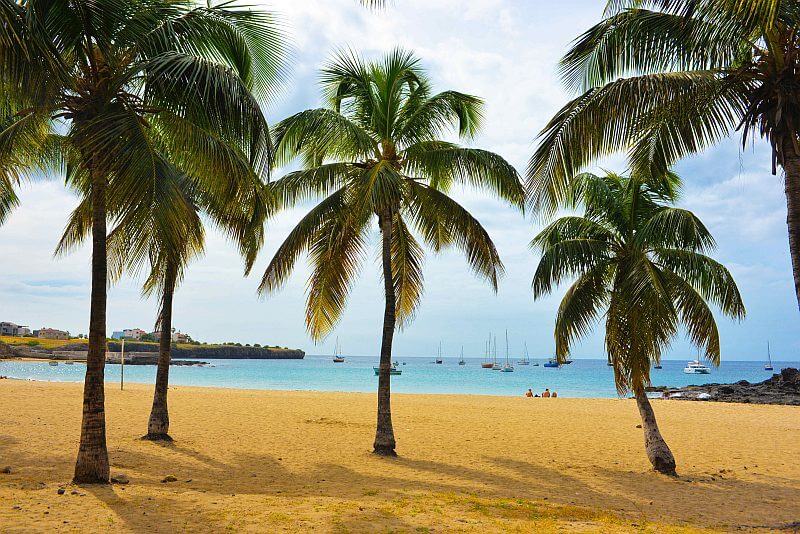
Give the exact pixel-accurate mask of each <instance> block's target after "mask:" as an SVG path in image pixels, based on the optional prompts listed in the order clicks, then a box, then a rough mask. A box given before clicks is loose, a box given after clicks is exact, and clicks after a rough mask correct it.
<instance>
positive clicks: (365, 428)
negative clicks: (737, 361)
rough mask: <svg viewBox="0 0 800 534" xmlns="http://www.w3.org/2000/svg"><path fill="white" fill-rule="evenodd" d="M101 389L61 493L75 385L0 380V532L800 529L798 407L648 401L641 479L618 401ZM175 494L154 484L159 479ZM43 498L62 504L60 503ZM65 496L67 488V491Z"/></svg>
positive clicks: (70, 449)
mask: <svg viewBox="0 0 800 534" xmlns="http://www.w3.org/2000/svg"><path fill="white" fill-rule="evenodd" d="M151 392H152V387H150V386H144V385H129V386H126V388H125V391H119V388H118V387H112V386H109V387H108V388H107V393H106V395H107V397H106V401H107V409H108V411H107V423H108V444H109V452H110V458H111V464H112V474H117V473H123V474H125V475H127V476H128V477H129V478H130V483H129V484H127V485H116V484H115V485H111V486H82V487H79V486H72V485H70V484H69V481H70V479H71V475H72V468H73V465H74V460H75V454H76V451H77V447H78V438H79V423H80V415H81V403H82V396H81V395H82V385H80V384H56V383H37V382H18V381H11V380H3V381H0V407H1V408H0V467H3V466H6V465H8V466H10V467H11V473H8V474H0V531H2V532H17V531H19V532H27V531H37V530H38V531H51V532H52V531H66V532H69V531H91V532H105V531H109V532H111V531H113V532H124V531H131V532H182V531H192V532H206V531H226V530H228V531H243V532H276V531H290V532H307V531H311V530H314V531H317V532H362V531H377V532H387V531H394V532H428V531H431V532H433V531H436V532H460V531H464V532H470V531H481V532H495V531H498V532H499V531H512V532H514V531H517V532H550V531H556V530H570V531H586V532H595V531H599V532H628V531H634V530H636V531H652V532H684V531H695V530H706V529H708V530H731V529H737V528H742V527H744V528H753V529H759V528H769V527H773V528H774V527H782V528H788V527H787V525H789V524H791V523H793V522H796V521H800V464H798V457H800V408H798V407H785V406H750V405H734V404H717V403H691V402H676V401H656V402H654V406H655V410H656V414H657V416H658V417H659V421H660V424H661V427H662V431H663V434H664V436H665V438H666V439H667V441H668V442H669V444H670V445H671V446H672V447H673V450H674V452H675V456H676V458H677V460H678V470H679V473H680V477H679V478H677V479H672V478H667V477H663V476H659V475H656V474H654V473H653V472H651V471H650V469H649V464H648V462H647V459H646V457H645V454H644V451H643V446H642V430H641V429H639V428H637V424H639V417H638V413H637V410H636V406H635V404H634V403H633V402H632V401H628V400H616V399H608V400H606V399H598V400H588V399H564V398H559V399H526V398H522V397H520V398H505V397H480V396H451V395H396V396H394V397H393V406H392V408H393V413H394V421H395V433H396V436H397V439H398V453H399V454H400V457H399V458H397V459H386V458H378V457H375V456H373V455H372V454H370V452H369V451H370V445H371V444H372V439H373V437H374V418H375V413H374V412H375V398H374V396H373V395H369V394H354V393H316V392H286V391H243V390H226V389H212V388H193V387H177V388H172V389H171V391H170V413H171V422H172V427H171V434H172V436H173V437H174V438H175V440H176V441H175V443H173V444H168V445H167V444H156V443H151V442H145V441H141V440H140V439H139V437H140V436H141V435H142V434H144V432H145V430H146V427H147V417H148V414H149V408H150V402H151V394H152V393H151ZM169 475H171V476H174V477H175V478H176V479H177V481H175V482H162V480H163V479H164V478H165V477H167V476H169ZM59 487H64V488H65V492H64V494H63V495H59V494H58V493H57V492H58V489H59ZM73 492H74V493H73Z"/></svg>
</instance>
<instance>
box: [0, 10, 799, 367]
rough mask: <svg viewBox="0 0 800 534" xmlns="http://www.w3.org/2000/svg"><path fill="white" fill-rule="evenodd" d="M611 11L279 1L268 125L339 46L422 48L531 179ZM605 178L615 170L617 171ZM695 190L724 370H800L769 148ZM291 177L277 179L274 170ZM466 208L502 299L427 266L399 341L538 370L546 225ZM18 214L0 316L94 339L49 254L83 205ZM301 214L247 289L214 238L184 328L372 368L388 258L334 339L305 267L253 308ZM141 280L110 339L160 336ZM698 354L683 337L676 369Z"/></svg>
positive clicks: (305, 96) (80, 287)
mask: <svg viewBox="0 0 800 534" xmlns="http://www.w3.org/2000/svg"><path fill="white" fill-rule="evenodd" d="M602 5H603V3H602V2H591V1H578V0H566V1H562V2H529V1H523V0H471V1H470V2H463V0H396V1H395V2H394V4H393V5H392V6H391V7H390V8H389V9H387V10H386V11H384V12H382V13H372V12H369V11H367V10H364V9H362V8H360V7H358V6H357V4H356V1H355V0H304V1H302V2H297V1H293V0H275V1H273V2H270V3H269V4H268V5H267V8H268V9H271V10H273V11H275V12H277V13H279V14H281V16H282V17H283V20H284V22H285V25H286V28H287V32H288V33H289V35H290V39H291V42H292V43H293V46H294V51H293V56H292V61H291V78H290V80H289V82H288V84H287V87H286V89H285V91H284V93H283V94H282V95H281V97H280V98H279V99H277V100H276V101H275V102H272V103H270V105H269V106H268V107H267V114H268V117H269V119H270V121H271V122H276V121H277V120H280V119H281V118H283V117H285V116H286V115H288V114H291V113H294V112H296V111H300V110H302V109H307V108H311V107H316V106H318V105H319V93H318V89H317V86H316V83H315V81H316V77H317V71H318V68H319V66H320V65H321V64H322V63H324V62H325V60H326V59H327V58H328V57H329V56H330V54H331V52H332V51H333V50H335V49H336V48H339V47H343V46H349V47H351V48H353V49H355V50H358V51H361V52H362V53H363V54H364V55H366V56H377V55H380V54H381V53H383V52H385V51H387V50H389V49H391V48H392V47H394V46H397V45H400V46H404V47H407V48H411V49H413V50H415V51H416V52H417V54H418V55H419V56H420V57H421V58H422V59H423V63H424V65H425V66H426V67H427V68H428V69H429V72H430V73H431V75H432V77H433V79H434V82H435V88H436V89H440V90H445V89H456V90H459V91H464V92H468V93H472V94H475V95H478V96H480V97H482V98H484V99H485V101H486V110H485V111H486V113H485V114H486V120H485V127H484V129H483V132H482V134H481V135H480V136H479V137H478V138H477V139H475V140H474V142H473V143H472V144H473V145H474V146H478V147H481V148H486V149H490V150H493V151H495V152H498V153H500V154H501V155H503V156H504V157H506V158H507V159H508V160H509V161H511V162H512V163H513V164H514V165H516V166H517V168H518V169H520V171H521V172H522V171H523V170H524V166H525V162H526V161H527V158H528V157H529V156H530V154H531V152H532V150H533V147H534V139H535V136H536V134H537V133H538V131H539V130H540V129H541V127H542V126H543V125H544V124H545V122H546V121H547V120H548V119H549V117H550V116H551V115H552V114H553V113H554V112H555V111H556V110H557V109H558V108H559V107H560V106H561V105H563V103H564V102H565V101H566V99H567V98H568V97H569V96H570V95H568V94H567V93H566V92H565V91H564V90H563V88H562V87H561V85H560V83H559V82H558V79H557V76H556V63H557V60H558V58H559V57H560V55H561V54H562V53H563V52H564V51H565V49H566V47H567V45H568V43H569V42H570V40H571V39H573V38H574V37H576V36H577V35H578V34H579V33H581V32H582V31H583V30H585V29H586V28H588V27H589V26H590V25H591V24H593V23H594V22H596V21H597V20H599V17H600V14H601V12H602ZM601 165H602V166H603V167H605V168H609V169H614V170H617V171H621V170H623V169H624V162H623V161H622V160H621V159H620V158H612V159H610V160H609V161H605V162H602V163H601ZM677 170H678V171H679V173H680V174H681V175H682V176H683V178H684V180H685V182H686V186H685V190H684V195H683V199H682V201H681V205H682V206H684V207H687V208H689V209H692V210H694V211H695V212H696V213H697V214H698V215H699V216H700V217H701V218H702V220H703V221H704V222H705V223H706V224H707V225H708V226H709V227H710V229H711V230H712V232H713V234H714V235H715V237H716V238H717V241H718V244H719V248H718V251H717V253H716V257H717V258H718V259H719V260H721V261H722V262H724V263H725V264H726V265H727V266H728V267H729V268H730V269H731V271H732V272H733V273H734V276H735V277H736V280H737V281H738V283H739V286H740V289H741V291H742V293H743V296H744V298H745V303H746V305H747V308H748V318H747V319H746V320H745V321H744V322H742V323H733V322H731V321H729V320H727V319H723V318H720V319H719V324H720V330H721V333H722V347H723V358H728V359H759V358H762V357H764V353H765V345H766V342H767V340H768V339H769V340H770V342H771V344H772V350H773V357H774V358H775V359H779V360H780V359H785V360H788V359H796V356H793V355H796V354H797V352H798V348H800V341H798V340H797V336H794V335H792V332H794V331H796V328H797V308H796V306H795V304H794V295H793V289H792V283H791V271H790V263H789V257H788V245H787V239H786V225H785V217H786V208H785V203H784V198H783V183H782V179H781V177H780V176H777V177H776V176H772V175H771V174H770V166H769V151H768V149H767V148H766V147H765V145H764V144H763V143H762V142H756V143H755V144H754V145H750V146H748V147H747V149H745V150H742V148H741V146H740V144H739V142H738V139H731V140H729V141H727V142H725V143H722V144H721V145H720V146H718V147H717V148H715V149H712V150H709V151H707V152H706V153H704V154H702V155H699V156H696V157H693V158H691V159H688V160H686V161H684V162H681V163H680V164H679V165H678V167H677ZM278 174H280V172H278ZM457 196H458V199H459V200H460V201H461V202H462V203H463V204H464V205H465V206H466V207H468V209H470V210H471V211H472V212H473V213H474V214H475V215H476V216H477V217H478V219H479V220H481V221H482V222H483V224H484V225H485V226H486V228H487V229H488V230H489V232H490V234H491V235H492V237H493V238H494V239H495V242H496V243H497V246H498V248H499V250H500V253H501V256H502V259H503V262H504V263H505V266H506V274H505V277H504V278H503V279H502V281H501V284H500V289H499V292H498V294H496V295H495V294H494V293H493V292H492V291H491V289H490V288H489V287H488V286H487V285H486V284H485V283H483V282H481V281H479V280H477V279H475V278H474V277H473V276H472V274H471V273H470V271H469V270H468V268H467V267H466V265H465V262H464V260H463V258H462V257H461V256H460V255H459V254H458V253H455V252H445V253H442V254H438V255H434V254H429V255H428V256H427V260H426V264H425V281H426V289H425V297H424V300H423V304H422V306H421V309H420V311H419V313H418V315H417V318H416V320H415V322H414V323H413V324H412V325H411V326H410V327H409V328H407V329H406V330H404V331H402V332H400V333H398V335H396V337H395V352H396V354H398V355H399V356H423V355H433V354H435V353H436V349H437V346H438V343H439V342H440V341H441V342H442V344H443V350H444V353H445V355H456V354H457V353H458V351H459V350H460V347H461V345H462V344H463V345H464V347H465V352H466V353H467V355H471V356H480V355H482V352H483V343H484V339H485V338H486V337H487V336H488V334H489V332H490V331H493V332H495V333H497V334H499V335H501V334H502V332H503V330H505V329H508V331H509V336H510V339H511V345H512V351H514V350H519V349H521V345H522V342H523V341H525V342H527V344H528V347H529V348H530V351H531V355H532V356H534V357H545V356H549V355H551V354H552V351H553V340H552V327H553V321H554V312H555V309H556V307H557V305H558V301H559V299H560V297H561V295H562V294H563V288H562V289H561V290H560V291H558V292H557V293H556V294H555V295H554V296H552V297H550V298H547V299H543V300H540V301H537V302H533V301H532V298H531V292H530V281H531V277H532V274H533V271H534V269H535V266H536V262H537V257H535V255H534V254H533V253H532V252H531V251H530V250H529V248H528V243H529V241H530V239H531V237H532V236H533V235H534V234H535V233H536V231H537V229H538V228H539V226H538V225H537V223H536V222H535V221H533V220H531V219H530V218H529V219H527V220H526V219H523V218H522V217H521V216H520V215H518V214H515V213H514V212H512V211H511V210H509V209H508V208H506V207H505V206H503V205H502V204H500V203H497V202H495V201H493V200H491V199H487V198H485V197H482V196H480V195H478V194H476V193H474V192H471V191H461V192H459V193H458V194H457ZM21 197H22V203H23V205H22V207H21V208H20V209H19V210H18V211H17V212H16V213H15V214H14V215H13V216H12V217H11V218H10V220H9V221H8V223H7V224H6V225H5V226H4V227H2V228H0V249H2V255H3V258H4V259H5V261H4V262H3V268H2V277H0V320H11V321H14V322H18V323H22V324H27V325H31V326H33V327H36V328H38V327H42V326H49V327H55V328H65V329H69V330H70V331H71V332H73V333H85V332H86V331H87V329H88V310H89V254H88V249H86V248H84V249H82V250H80V251H78V252H76V253H74V254H72V255H71V256H69V257H66V258H58V259H54V258H53V257H52V251H53V249H54V247H55V244H56V242H57V240H58V237H59V236H60V233H61V231H62V229H63V226H64V223H65V221H66V218H67V215H68V213H69V212H70V210H71V209H72V208H73V207H74V205H75V203H76V200H75V198H74V197H73V196H72V195H71V194H70V193H68V192H66V191H65V190H64V188H63V185H62V182H61V180H59V179H58V178H54V179H53V180H50V181H40V182H36V183H34V184H31V185H28V186H26V187H25V188H24V190H23V191H22V193H21ZM302 214H303V210H302V209H298V210H293V211H290V212H286V213H284V214H282V215H280V216H279V217H278V218H276V219H275V220H273V221H271V222H270V224H269V232H268V234H269V237H268V241H267V244H266V247H265V250H264V251H263V253H262V255H261V257H260V259H259V261H258V263H257V265H256V268H255V269H254V274H253V275H251V276H250V277H249V278H247V279H245V278H243V277H242V275H241V273H242V268H241V261H240V260H239V258H238V257H237V254H236V251H235V249H234V248H233V247H232V246H230V245H229V244H228V243H226V242H225V240H224V239H223V238H222V237H221V236H219V235H215V234H213V233H209V236H208V243H207V245H208V246H207V253H206V255H205V257H203V258H202V259H200V260H198V261H197V262H195V263H194V264H193V265H191V267H190V268H189V271H188V274H187V277H186V280H185V282H184V284H183V286H182V287H181V288H180V289H179V291H178V293H177V295H176V300H175V318H174V323H175V326H176V327H177V328H179V329H181V330H183V331H185V332H188V333H190V334H191V335H192V336H194V337H196V338H198V339H201V340H204V341H209V342H224V341H239V342H242V343H261V344H267V343H268V344H279V345H283V346H290V347H300V348H302V349H304V350H306V351H307V352H308V353H310V354H321V353H330V352H331V351H332V349H333V344H334V340H335V337H336V336H339V338H340V341H341V343H342V345H343V348H344V352H345V354H375V353H376V352H377V350H378V348H379V344H380V331H381V319H382V312H383V302H382V291H381V283H380V278H379V276H378V263H377V253H376V255H375V260H376V261H374V262H367V264H366V265H365V269H364V271H363V273H362V276H361V277H360V278H359V280H358V281H357V283H356V285H355V287H354V290H353V292H352V296H351V299H350V302H349V305H348V309H347V312H346V314H345V316H344V317H343V319H342V322H341V324H340V326H339V327H338V328H337V330H336V331H335V332H334V333H333V334H332V335H331V337H329V338H328V339H326V340H325V341H324V342H322V343H320V344H318V345H317V346H315V345H314V343H313V342H312V341H311V340H310V338H309V337H308V335H307V334H306V332H305V328H304V323H303V319H304V311H303V306H304V301H305V297H304V289H305V283H306V275H307V274H308V270H307V268H306V266H305V264H300V265H299V266H298V269H297V270H296V271H295V274H294V276H293V277H292V280H291V282H290V283H289V284H288V285H287V286H286V287H285V288H284V289H283V290H282V291H281V292H280V293H278V294H276V295H274V296H271V297H269V298H267V299H263V298H259V297H258V296H257V295H256V291H255V290H256V287H257V285H258V280H259V277H260V274H261V272H263V269H264V267H265V266H266V263H267V262H268V261H269V258H270V257H271V254H272V253H273V252H274V250H275V249H276V248H277V246H278V245H279V244H280V242H281V241H282V239H283V238H284V237H285V236H286V234H287V232H288V231H289V230H290V229H291V227H292V225H293V224H294V223H295V222H296V221H297V220H298V219H299V217H301V216H302ZM140 283H141V280H130V279H128V280H124V281H123V282H122V283H120V284H118V285H117V286H115V287H114V288H112V289H111V291H110V293H109V308H108V318H109V320H108V330H109V333H110V332H111V331H112V330H120V329H122V328H133V327H141V328H144V329H150V328H151V327H152V324H153V322H154V318H155V314H156V310H155V306H156V303H155V301H154V300H151V301H145V300H142V299H141V298H140V295H139V287H140ZM574 354H575V356H576V357H599V356H602V329H601V328H599V327H598V328H596V329H595V333H594V335H592V336H591V337H589V338H588V339H587V340H586V341H585V342H584V343H582V344H580V345H578V346H576V348H575V352H574ZM693 354H694V350H693V349H691V348H690V347H689V346H688V345H687V344H686V342H685V341H684V340H683V339H680V338H679V339H677V340H676V342H675V343H674V345H673V347H672V348H671V349H670V351H669V352H668V353H667V357H669V358H678V359H686V358H687V357H690V356H692V355H693Z"/></svg>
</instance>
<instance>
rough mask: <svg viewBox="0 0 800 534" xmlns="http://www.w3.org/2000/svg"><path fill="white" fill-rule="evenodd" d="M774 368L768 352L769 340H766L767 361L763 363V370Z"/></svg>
mask: <svg viewBox="0 0 800 534" xmlns="http://www.w3.org/2000/svg"><path fill="white" fill-rule="evenodd" d="M773 369H774V368H773V367H772V356H771V355H770V353H769V341H767V363H765V364H764V370H765V371H772V370H773Z"/></svg>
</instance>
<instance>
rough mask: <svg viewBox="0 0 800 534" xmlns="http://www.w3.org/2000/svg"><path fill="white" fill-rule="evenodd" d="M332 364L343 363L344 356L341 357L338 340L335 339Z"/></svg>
mask: <svg viewBox="0 0 800 534" xmlns="http://www.w3.org/2000/svg"><path fill="white" fill-rule="evenodd" d="M333 363H344V356H342V349H341V347H340V346H339V338H338V337H337V338H336V347H335V348H334V349H333Z"/></svg>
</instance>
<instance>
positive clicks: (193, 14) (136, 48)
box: [0, 0, 282, 482]
mask: <svg viewBox="0 0 800 534" xmlns="http://www.w3.org/2000/svg"><path fill="white" fill-rule="evenodd" d="M0 28H2V30H0V31H1V32H2V33H0V87H1V88H2V89H3V92H4V97H5V98H8V99H9V101H10V102H12V103H13V105H14V107H15V108H16V109H20V110H22V111H20V112H19V113H17V115H16V116H15V124H18V123H36V124H40V123H41V124H44V125H45V126H46V128H45V130H46V135H47V138H46V139H45V140H43V141H42V144H43V145H45V146H53V145H54V146H55V148H54V149H53V150H52V154H53V155H54V158H55V159H58V160H60V161H61V162H63V165H64V166H65V167H66V170H67V175H66V176H67V182H68V183H69V184H70V185H71V186H72V187H74V188H75V189H77V190H79V191H81V192H88V194H89V195H90V198H91V232H92V289H91V301H90V307H91V311H90V319H89V354H88V358H87V367H86V379H85V385H84V403H83V420H82V425H81V439H80V447H79V451H78V458H77V461H76V465H75V474H74V480H75V481H76V482H107V481H108V475H109V467H108V453H107V448H106V433H105V408H104V393H103V375H104V362H105V351H106V325H105V323H106V284H107V250H106V218H107V202H108V199H109V198H114V199H122V198H126V197H131V196H135V195H136V191H137V189H139V188H140V187H141V186H142V184H143V183H145V182H147V181H153V180H157V179H158V169H159V168H161V167H163V166H164V165H165V164H167V162H165V161H164V159H163V156H162V154H164V153H168V154H169V156H170V162H169V163H171V164H174V165H176V166H177V167H178V168H180V170H181V172H183V173H186V174H187V175H188V176H190V177H191V179H192V180H194V181H196V182H197V184H198V187H200V188H201V189H203V190H204V191H206V192H208V193H209V194H222V192H223V191H224V190H225V189H226V188H227V187H229V185H230V184H231V183H236V182H237V181H244V180H249V179H250V177H251V176H252V174H253V173H254V172H255V173H258V172H264V169H266V168H267V166H268V165H267V160H268V158H269V152H270V141H269V133H268V129H267V124H266V122H265V120H264V117H263V114H262V112H261V109H260V107H259V105H258V102H257V99H259V98H266V97H268V96H269V95H270V94H271V92H272V90H273V89H274V88H275V86H276V85H277V83H278V81H279V79H280V76H281V70H280V57H281V52H282V48H281V44H280V43H281V34H280V32H279V31H278V30H277V29H276V25H275V23H274V21H273V19H272V18H271V16H269V15H268V14H265V13H263V12H259V11H253V10H250V9H247V8H239V7H237V6H236V5H235V4H232V3H229V2H226V3H223V4H220V5H219V6H214V5H211V4H207V5H206V4H203V5H200V4H197V3H195V2H194V0H70V1H66V0H48V1H43V0H27V1H25V2H13V1H11V0H0ZM9 130H10V128H7V129H6V130H5V131H4V132H3V135H7V136H9V137H13V136H14V135H15V131H10V132H9ZM9 146H14V144H13V143H10V142H6V143H3V144H0V148H5V147H9ZM3 159H5V157H4V156H0V161H2V160H3ZM123 211H124V210H123ZM120 215H124V214H122V213H121V214H120Z"/></svg>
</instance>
